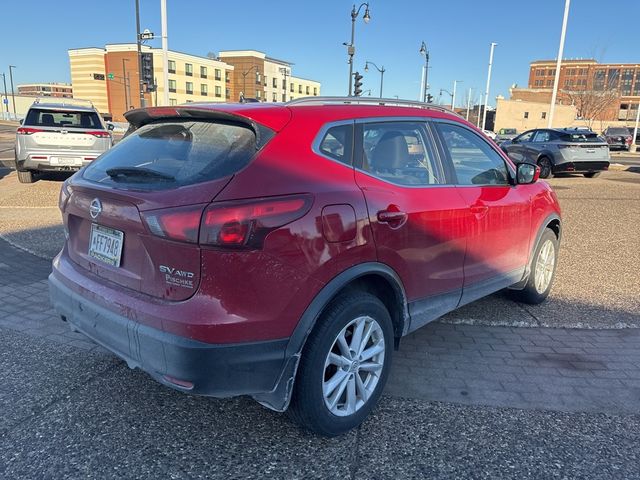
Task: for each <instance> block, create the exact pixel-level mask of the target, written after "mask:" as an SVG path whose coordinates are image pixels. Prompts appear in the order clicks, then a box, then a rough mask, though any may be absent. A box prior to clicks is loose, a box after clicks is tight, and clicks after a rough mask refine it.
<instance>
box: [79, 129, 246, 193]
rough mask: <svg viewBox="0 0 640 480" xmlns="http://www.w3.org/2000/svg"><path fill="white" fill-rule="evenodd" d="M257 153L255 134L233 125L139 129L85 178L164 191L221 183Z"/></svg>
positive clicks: (102, 158) (92, 168) (94, 166)
mask: <svg viewBox="0 0 640 480" xmlns="http://www.w3.org/2000/svg"><path fill="white" fill-rule="evenodd" d="M255 153H256V136H255V134H254V132H253V130H251V129H249V128H247V127H244V126H239V125H236V124H230V123H212V122H203V121H171V122H166V121H164V122H159V123H152V124H148V125H145V126H143V127H140V128H139V129H137V130H135V131H134V132H133V133H131V134H130V135H129V136H127V137H126V138H125V139H123V140H122V141H121V142H120V143H118V144H117V145H116V146H115V147H113V148H112V149H111V150H109V151H107V152H106V153H104V154H103V155H102V156H101V157H100V158H98V160H96V161H94V162H93V163H92V164H91V165H89V166H88V167H87V168H86V169H85V171H84V175H83V176H84V178H86V179H87V180H91V181H94V182H98V183H103V184H113V185H116V184H117V185H122V186H124V187H125V188H132V189H143V190H162V189H169V188H176V187H181V186H184V185H191V184H194V183H200V182H206V181H210V180H216V179H219V178H223V177H226V176H228V175H232V174H234V173H236V172H237V171H239V170H240V169H242V168H243V167H244V166H246V165H247V164H248V163H249V161H250V160H251V159H252V158H253V156H254V154H255Z"/></svg>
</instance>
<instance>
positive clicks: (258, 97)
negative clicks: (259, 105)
mask: <svg viewBox="0 0 640 480" xmlns="http://www.w3.org/2000/svg"><path fill="white" fill-rule="evenodd" d="M261 96H262V92H261V91H260V90H256V98H257V99H258V100H260V97H261Z"/></svg>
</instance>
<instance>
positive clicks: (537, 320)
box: [516, 302, 542, 327]
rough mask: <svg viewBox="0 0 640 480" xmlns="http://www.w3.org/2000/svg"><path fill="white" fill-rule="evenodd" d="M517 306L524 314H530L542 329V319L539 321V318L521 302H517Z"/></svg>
mask: <svg viewBox="0 0 640 480" xmlns="http://www.w3.org/2000/svg"><path fill="white" fill-rule="evenodd" d="M516 305H518V307H520V309H521V310H522V311H523V312H525V313H527V314H529V316H530V317H531V318H533V319H534V320H535V321H536V323H537V324H538V327H541V326H542V322H541V321H540V319H539V318H538V317H536V316H535V314H534V313H533V312H532V311H531V310H529V309H528V308H527V307H525V306H524V305H523V304H521V303H520V302H516Z"/></svg>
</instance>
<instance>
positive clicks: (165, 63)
mask: <svg viewBox="0 0 640 480" xmlns="http://www.w3.org/2000/svg"><path fill="white" fill-rule="evenodd" d="M160 22H161V23H162V89H163V90H162V91H163V95H162V104H163V105H169V38H168V37H167V0H160ZM156 83H158V82H156ZM157 88H158V87H157V86H156V98H157V97H158V90H157ZM157 103H158V101H157V100H156V104H157Z"/></svg>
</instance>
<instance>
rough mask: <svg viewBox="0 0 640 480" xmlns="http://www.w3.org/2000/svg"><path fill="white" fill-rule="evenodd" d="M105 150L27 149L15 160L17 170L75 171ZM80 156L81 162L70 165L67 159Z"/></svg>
mask: <svg viewBox="0 0 640 480" xmlns="http://www.w3.org/2000/svg"><path fill="white" fill-rule="evenodd" d="M105 151H106V150H100V151H97V150H95V151H91V150H88V151H48V152H36V151H29V152H28V153H26V154H25V152H23V153H22V155H18V158H17V159H16V162H17V164H18V169H19V170H39V171H76V170H80V169H81V168H82V167H85V166H87V165H89V164H90V163H91V162H92V161H93V160H95V159H96V158H98V157H99V156H100V155H102V154H103V153H104V152H105ZM77 158H80V159H81V162H80V163H77V164H74V165H71V164H70V163H71V162H70V161H69V159H74V160H75V159H77Z"/></svg>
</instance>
